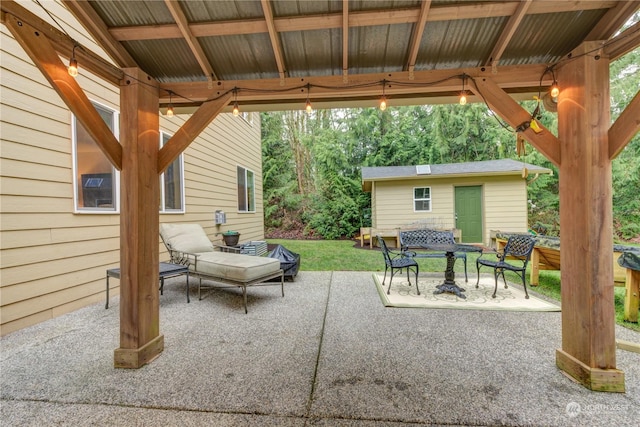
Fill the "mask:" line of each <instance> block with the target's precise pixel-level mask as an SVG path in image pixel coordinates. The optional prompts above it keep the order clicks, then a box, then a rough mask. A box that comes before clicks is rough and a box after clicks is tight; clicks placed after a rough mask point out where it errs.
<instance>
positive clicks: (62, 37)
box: [0, 0, 124, 86]
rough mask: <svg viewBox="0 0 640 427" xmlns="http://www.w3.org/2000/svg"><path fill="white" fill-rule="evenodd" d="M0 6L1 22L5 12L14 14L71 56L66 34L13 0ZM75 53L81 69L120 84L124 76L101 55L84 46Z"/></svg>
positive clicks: (59, 51) (69, 42) (71, 43)
mask: <svg viewBox="0 0 640 427" xmlns="http://www.w3.org/2000/svg"><path fill="white" fill-rule="evenodd" d="M0 8H1V9H2V22H4V20H5V14H8V15H13V16H15V17H16V18H17V19H18V20H19V21H21V22H24V23H26V24H28V25H30V26H32V27H33V28H35V29H36V30H38V31H39V32H40V34H41V35H43V36H45V37H46V38H48V39H49V42H50V43H51V45H52V46H53V48H54V49H55V50H56V52H58V54H60V55H61V56H63V57H65V58H70V57H71V52H72V50H73V46H74V41H73V40H72V39H71V38H69V36H68V35H66V34H64V33H63V32H61V31H59V30H57V29H55V28H54V27H53V26H52V25H51V24H50V23H48V22H46V21H44V20H43V19H41V18H39V17H38V16H36V15H34V14H33V13H31V12H29V11H28V10H27V9H25V8H24V7H22V6H20V5H19V4H18V3H16V2H15V1H13V0H3V1H2V2H0ZM75 55H76V59H77V60H78V64H79V65H80V67H82V69H83V70H87V71H90V72H91V73H93V74H95V75H97V76H98V77H101V78H103V79H105V80H106V81H107V82H109V83H111V84H113V85H115V86H118V85H120V80H122V77H123V76H124V74H123V73H122V70H120V69H119V68H117V67H114V66H113V65H112V64H110V63H109V62H107V61H105V60H104V59H103V58H102V57H101V56H99V55H97V54H95V53H94V52H92V51H90V50H89V49H87V48H85V47H82V48H81V49H76V52H75Z"/></svg>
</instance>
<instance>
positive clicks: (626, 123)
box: [609, 92, 640, 160]
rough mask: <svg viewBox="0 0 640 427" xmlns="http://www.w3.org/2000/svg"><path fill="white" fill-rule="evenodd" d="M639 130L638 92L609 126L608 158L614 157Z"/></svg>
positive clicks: (639, 99) (639, 97) (639, 98)
mask: <svg viewBox="0 0 640 427" xmlns="http://www.w3.org/2000/svg"><path fill="white" fill-rule="evenodd" d="M639 131H640V92H637V93H636V96H634V97H633V99H632V100H631V102H630V103H629V105H627V108H625V109H624V111H623V112H622V114H620V115H619V116H618V119H617V120H616V121H615V123H614V124H613V125H612V126H611V128H609V158H610V159H612V160H613V159H615V158H616V157H617V156H618V154H620V152H621V151H622V149H623V148H624V147H625V146H626V145H627V144H628V143H629V141H631V139H632V138H633V137H634V136H635V135H636V134H637V133H638V132H639Z"/></svg>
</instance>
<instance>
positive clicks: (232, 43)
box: [200, 33, 279, 80]
mask: <svg viewBox="0 0 640 427" xmlns="http://www.w3.org/2000/svg"><path fill="white" fill-rule="evenodd" d="M200 44H201V46H202V48H203V49H204V51H205V53H206V55H207V57H208V58H210V61H211V65H212V66H213V69H214V71H215V72H216V75H217V77H218V79H220V80H233V79H273V78H278V77H279V74H278V67H277V65H276V60H275V57H274V55H273V49H272V47H271V41H270V40H269V36H268V35H267V34H266V33H265V34H245V35H240V36H225V37H204V38H201V39H200Z"/></svg>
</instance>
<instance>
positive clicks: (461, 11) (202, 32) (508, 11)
mask: <svg viewBox="0 0 640 427" xmlns="http://www.w3.org/2000/svg"><path fill="white" fill-rule="evenodd" d="M539 3H542V2H533V3H532V4H531V6H530V7H529V10H528V11H527V14H530V15H535V14H540V13H562V12H571V11H576V10H594V9H606V8H611V7H613V6H614V5H615V4H616V2H615V1H576V2H563V1H559V2H555V3H549V2H544V3H545V4H544V5H543V4H539ZM519 5H520V2H519V1H512V2H497V3H495V2H484V3H479V4H468V5H462V6H448V5H438V6H432V7H430V9H429V14H428V15H429V16H428V17H427V20H426V22H436V21H453V20H460V19H474V18H492V17H499V16H511V15H513V14H514V13H515V11H516V8H517V7H518V6H519ZM421 10H422V7H416V8H411V9H398V10H378V11H363V12H350V13H349V27H362V26H367V25H380V23H381V22H383V23H384V24H412V23H416V22H418V20H419V19H420V12H421ZM269 11H271V9H269ZM272 22H273V25H274V27H275V31H277V32H279V33H284V32H289V31H303V30H308V31H311V30H325V29H332V28H341V27H342V25H343V14H342V12H340V13H331V14H323V15H311V16H301V17H283V18H272ZM190 29H191V32H192V33H193V35H194V36H195V37H216V36H230V35H240V34H258V33H266V32H268V31H269V30H268V26H267V23H266V22H265V20H264V19H255V18H252V19H247V20H236V21H224V22H208V23H193V24H190ZM109 33H110V34H111V35H112V36H113V38H114V39H115V40H118V41H129V40H148V39H171V38H179V37H181V34H180V31H179V29H178V28H177V26H176V25H173V24H171V25H148V26H144V25H141V26H134V27H118V28H110V29H109Z"/></svg>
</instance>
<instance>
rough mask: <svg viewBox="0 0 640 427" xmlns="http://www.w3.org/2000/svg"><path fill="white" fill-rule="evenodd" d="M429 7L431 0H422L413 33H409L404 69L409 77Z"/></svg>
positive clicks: (416, 55) (416, 57) (414, 63)
mask: <svg viewBox="0 0 640 427" xmlns="http://www.w3.org/2000/svg"><path fill="white" fill-rule="evenodd" d="M430 7H431V0H422V3H421V4H420V15H419V16H418V21H417V22H416V23H415V25H414V26H413V31H412V32H411V39H410V40H409V54H408V59H407V65H406V66H405V68H404V69H405V71H409V74H410V75H412V74H413V70H414V68H415V66H416V60H417V59H418V51H419V50H420V42H421V41H422V35H423V34H424V27H425V25H426V24H427V17H428V16H429V8H430Z"/></svg>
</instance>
